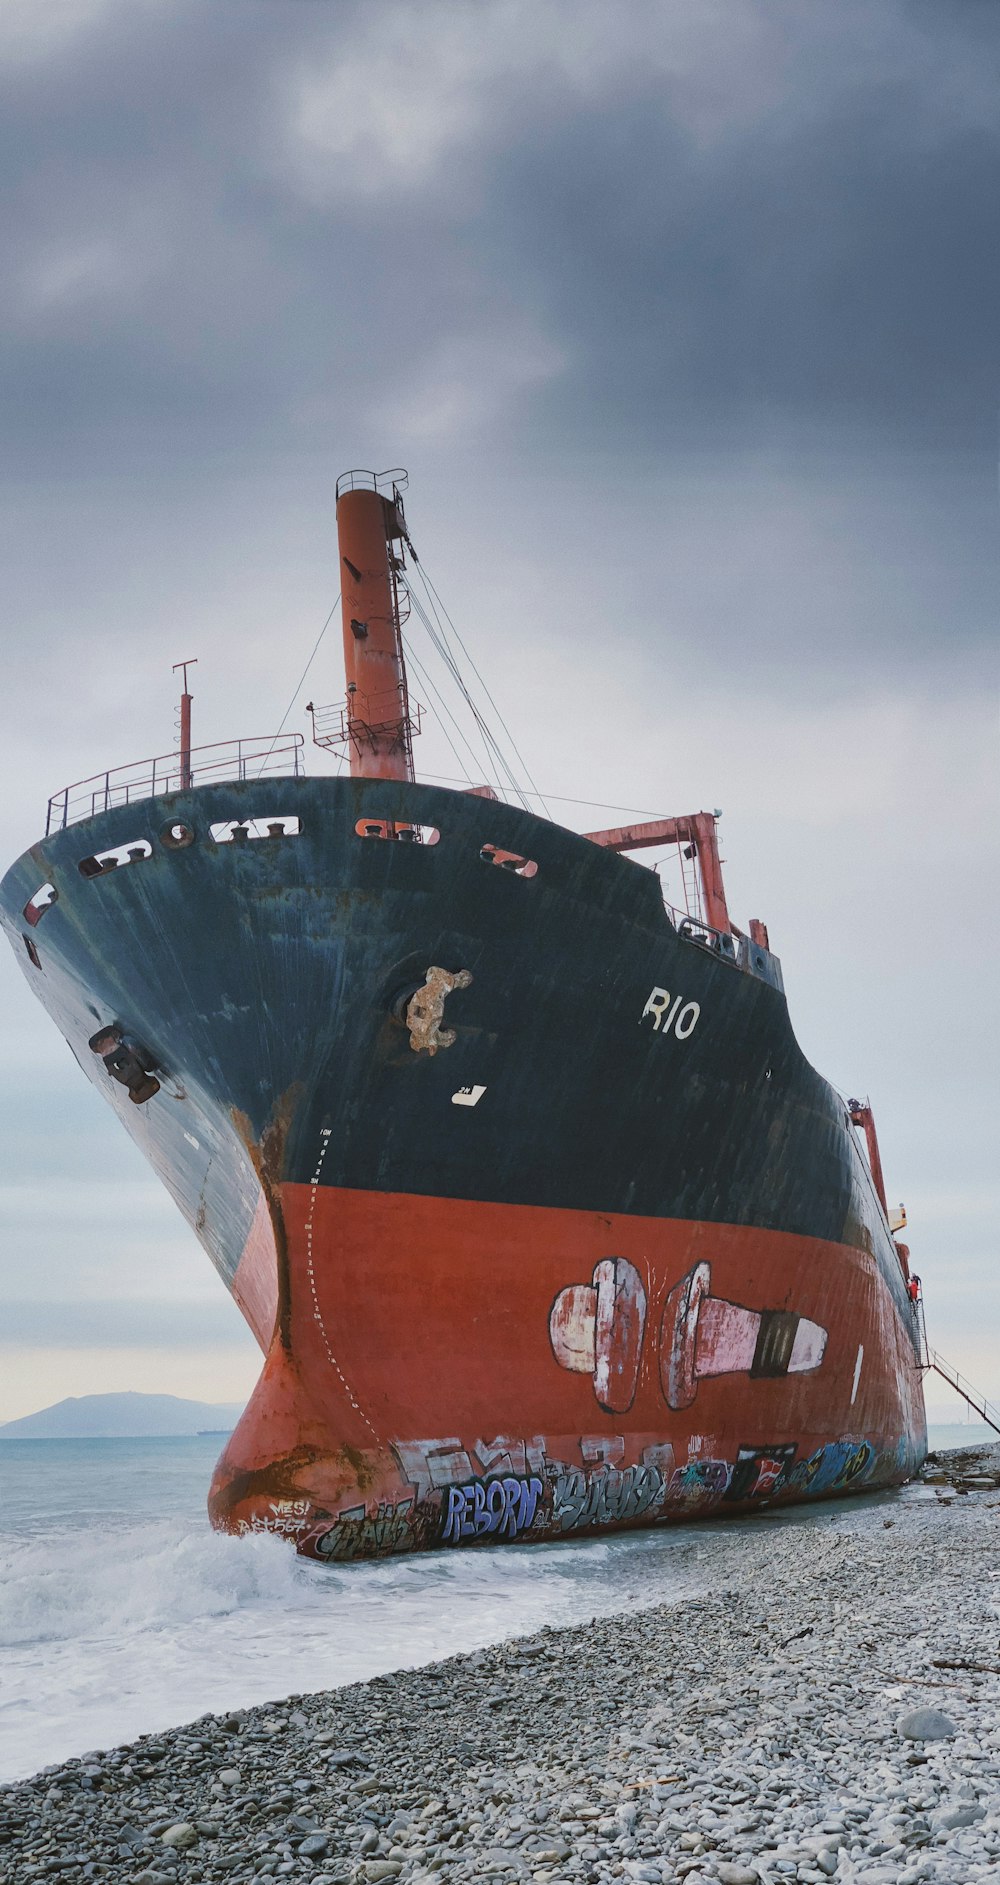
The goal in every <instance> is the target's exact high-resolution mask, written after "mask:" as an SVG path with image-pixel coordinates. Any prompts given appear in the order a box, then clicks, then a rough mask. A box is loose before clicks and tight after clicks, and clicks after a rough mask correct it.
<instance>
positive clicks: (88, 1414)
mask: <svg viewBox="0 0 1000 1885" xmlns="http://www.w3.org/2000/svg"><path fill="white" fill-rule="evenodd" d="M242 1412H243V1408H242V1406H241V1404H240V1402H239V1401H182V1400H179V1399H178V1397H177V1395H176V1394H81V1395H79V1396H74V1397H73V1398H72V1399H71V1400H68V1401H57V1402H56V1404H55V1406H54V1407H43V1408H42V1409H41V1411H40V1412H39V1413H37V1414H25V1415H24V1417H23V1419H21V1420H8V1421H7V1422H6V1424H5V1425H3V1426H0V1440H146V1439H156V1438H172V1437H175V1436H184V1435H188V1434H194V1433H231V1432H232V1430H233V1428H234V1427H235V1425H236V1422H237V1421H238V1420H239V1417H240V1415H241V1414H242Z"/></svg>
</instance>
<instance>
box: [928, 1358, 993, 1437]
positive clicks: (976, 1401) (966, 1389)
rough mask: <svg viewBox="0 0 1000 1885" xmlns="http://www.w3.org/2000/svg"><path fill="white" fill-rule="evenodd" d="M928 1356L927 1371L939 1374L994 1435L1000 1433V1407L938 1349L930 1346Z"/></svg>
mask: <svg viewBox="0 0 1000 1885" xmlns="http://www.w3.org/2000/svg"><path fill="white" fill-rule="evenodd" d="M926 1355H927V1360H926V1361H925V1363H924V1367H925V1369H926V1370H928V1371H929V1370H930V1369H933V1370H934V1372H935V1374H939V1375H940V1376H941V1379H942V1381H947V1383H948V1386H949V1387H950V1388H954V1390H955V1393H956V1394H960V1395H961V1397H962V1399H963V1401H964V1402H965V1403H966V1405H967V1406H968V1407H971V1408H972V1410H973V1412H974V1413H976V1414H978V1415H979V1418H980V1420H983V1421H985V1422H986V1425H987V1426H988V1427H992V1428H993V1431H994V1433H1000V1407H995V1406H994V1405H993V1403H992V1401H988V1400H987V1399H986V1396H985V1394H981V1393H980V1392H979V1389H978V1388H974V1387H973V1385H972V1382H971V1381H967V1380H966V1378H965V1376H964V1375H963V1374H959V1371H958V1369H957V1368H953V1367H952V1365H951V1363H950V1361H945V1358H944V1356H943V1355H939V1354H938V1352H937V1349H936V1348H931V1347H930V1346H929V1345H928V1346H927V1348H926Z"/></svg>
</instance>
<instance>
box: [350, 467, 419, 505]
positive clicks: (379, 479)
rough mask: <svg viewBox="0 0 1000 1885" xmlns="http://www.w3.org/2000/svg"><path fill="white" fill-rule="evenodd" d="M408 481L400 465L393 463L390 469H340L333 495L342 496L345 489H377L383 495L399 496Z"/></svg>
mask: <svg viewBox="0 0 1000 1885" xmlns="http://www.w3.org/2000/svg"><path fill="white" fill-rule="evenodd" d="M408 482H409V479H408V476H407V473H406V472H405V471H404V470H403V467H402V465H393V467H392V469H391V470H390V471H362V470H360V469H358V468H355V469H354V470H353V471H342V472H341V474H340V477H339V478H338V479H337V488H336V493H335V495H336V496H337V497H343V495H344V492H345V491H378V492H380V493H381V495H382V496H383V497H394V498H397V499H398V497H399V495H400V493H401V492H403V491H405V490H406V486H407V484H408Z"/></svg>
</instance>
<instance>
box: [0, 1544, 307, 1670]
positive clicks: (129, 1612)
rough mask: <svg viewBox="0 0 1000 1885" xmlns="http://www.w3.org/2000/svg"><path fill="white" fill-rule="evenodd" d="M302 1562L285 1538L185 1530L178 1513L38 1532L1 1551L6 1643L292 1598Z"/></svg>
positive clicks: (168, 1623)
mask: <svg viewBox="0 0 1000 1885" xmlns="http://www.w3.org/2000/svg"><path fill="white" fill-rule="evenodd" d="M303 1570H304V1567H303V1566H301V1565H299V1564H297V1563H296V1560H295V1557H294V1555H293V1553H292V1552H291V1551H290V1550H289V1548H288V1546H287V1545H285V1544H283V1543H282V1541H281V1540H280V1539H278V1538H273V1537H267V1536H264V1535H262V1536H256V1537H251V1538H245V1539H238V1538H229V1537H226V1536H223V1535H222V1534H220V1533H217V1532H210V1531H208V1530H207V1529H203V1530H201V1531H199V1532H197V1533H195V1532H182V1533H180V1535H178V1527H177V1525H176V1523H171V1522H170V1521H163V1522H162V1523H159V1524H157V1523H153V1524H145V1525H137V1526H131V1527H123V1528H121V1529H117V1528H116V1529H109V1530H107V1531H98V1530H94V1531H86V1530H80V1531H78V1532H76V1533H75V1534H68V1535H67V1534H64V1535H63V1536H61V1537H55V1538H51V1537H50V1538H48V1539H43V1538H39V1537H37V1536H36V1537H33V1538H31V1539H30V1540H27V1541H18V1542H16V1543H15V1544H14V1545H12V1546H10V1547H8V1548H7V1549H6V1550H4V1551H3V1552H0V1645H3V1646H7V1647H12V1646H13V1645H15V1644H18V1645H22V1646H24V1645H28V1644H31V1643H39V1644H41V1643H52V1642H58V1641H74V1642H76V1641H79V1640H80V1639H81V1638H94V1637H103V1636H115V1637H121V1636H122V1635H123V1634H128V1635H131V1634H135V1633H136V1632H139V1631H146V1630H163V1629H174V1628H176V1627H177V1626H178V1625H184V1624H191V1623H196V1622H197V1621H198V1620H199V1618H210V1617H221V1616H226V1615H228V1614H229V1613H230V1612H232V1611H235V1610H241V1609H244V1608H245V1607H247V1606H248V1605H260V1604H263V1605H265V1606H268V1605H282V1604H285V1605H288V1604H291V1603H293V1602H294V1600H295V1595H296V1580H297V1579H301V1578H302V1576H303Z"/></svg>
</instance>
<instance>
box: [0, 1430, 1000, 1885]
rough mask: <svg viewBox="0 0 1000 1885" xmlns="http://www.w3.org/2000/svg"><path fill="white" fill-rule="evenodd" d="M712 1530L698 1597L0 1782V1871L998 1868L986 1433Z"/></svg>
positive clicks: (499, 1874)
mask: <svg viewBox="0 0 1000 1885" xmlns="http://www.w3.org/2000/svg"><path fill="white" fill-rule="evenodd" d="M926 1477H927V1480H928V1482H929V1483H927V1484H926V1485H925V1486H924V1487H921V1488H919V1489H912V1488H911V1489H909V1490H908V1491H907V1492H905V1493H903V1494H901V1495H895V1496H888V1497H881V1498H873V1499H868V1500H865V1499H858V1500H855V1501H851V1502H843V1503H841V1504H840V1505H838V1506H836V1507H833V1508H830V1509H828V1510H824V1509H817V1510H815V1511H814V1512H813V1514H812V1515H811V1519H810V1522H808V1523H795V1522H791V1521H790V1520H788V1519H786V1518H779V1517H775V1518H772V1519H763V1518H762V1519H761V1520H760V1521H759V1523H757V1524H755V1525H753V1526H746V1527H741V1528H736V1527H734V1528H733V1530H732V1533H731V1534H727V1531H726V1528H725V1527H724V1526H717V1527H715V1528H713V1530H712V1532H711V1535H710V1536H706V1548H707V1549H710V1552H711V1564H710V1567H709V1575H708V1582H709V1584H710V1589H709V1590H708V1592H707V1593H706V1594H705V1595H702V1596H699V1597H695V1598H688V1599H686V1600H684V1601H682V1602H678V1603H676V1604H672V1605H659V1606H657V1607H656V1608H649V1609H641V1608H632V1609H631V1610H629V1611H628V1612H625V1613H624V1614H620V1615H616V1616H613V1617H606V1618H603V1619H601V1620H595V1621H594V1622H593V1624H590V1625H587V1626H583V1627H574V1628H569V1629H560V1630H551V1629H550V1630H544V1631H542V1632H540V1633H539V1634H538V1635H536V1636H534V1637H530V1638H524V1639H518V1640H514V1641H509V1642H506V1643H503V1644H500V1645H497V1646H496V1647H494V1648H492V1649H489V1650H485V1651H481V1652H479V1653H477V1654H475V1655H471V1656H462V1657H455V1658H453V1659H451V1660H449V1661H446V1662H442V1663H438V1664H436V1665H432V1666H430V1667H427V1668H422V1669H416V1670H409V1671H403V1672H400V1673H396V1674H393V1675H389V1676H381V1677H378V1678H377V1679H375V1680H374V1681H371V1682H367V1683H363V1684H357V1685H354V1686H352V1687H349V1688H342V1689H335V1690H331V1691H326V1692H323V1693H320V1694H314V1695H304V1696H291V1697H287V1698H285V1699H284V1700H282V1701H281V1702H279V1703H274V1704H272V1705H270V1706H265V1707H261V1708H253V1709H246V1710H241V1711H239V1712H238V1713H235V1714H232V1715H228V1716H205V1717H203V1718H202V1719H201V1720H199V1721H197V1722H195V1723H193V1724H191V1725H189V1726H187V1727H184V1728H179V1729H174V1730H171V1731H170V1732H168V1733H162V1734H156V1735H149V1736H144V1737H141V1738H140V1740H138V1741H137V1742H135V1743H133V1744H132V1745H131V1746H128V1747H123V1748H117V1749H114V1750H112V1751H110V1752H107V1753H100V1754H89V1755H85V1756H84V1757H83V1758H82V1759H80V1760H73V1761H67V1762H63V1763H61V1764H60V1765H59V1766H58V1767H54V1768H50V1769H47V1770H46V1771H45V1772H43V1773H42V1774H39V1775H36V1776H35V1777H34V1778H33V1779H31V1780H30V1781H25V1782H21V1783H16V1784H14V1785H11V1786H8V1787H5V1788H3V1789H2V1790H0V1881H3V1885H20V1882H21V1881H22V1880H25V1881H27V1880H39V1879H49V1878H51V1879H53V1880H59V1879H67V1880H74V1879H91V1878H93V1879H106V1880H110V1881H115V1882H117V1881H120V1882H121V1885H200V1882H201V1881H206V1882H208V1881H216V1880H226V1879H231V1880H235V1881H242V1880H244V1879H253V1878H261V1879H263V1878H268V1877H271V1876H274V1877H277V1878H291V1879H295V1880H301V1879H306V1878H308V1879H310V1880H311V1881H312V1885H341V1882H343V1885H388V1882H389V1881H394V1880H396V1879H399V1880H401V1881H402V1885H411V1881H413V1882H416V1881H426V1885H435V1882H436V1881H437V1880H439V1879H440V1880H445V1879H447V1880H456V1881H457V1880H465V1879H470V1880H471V1879H480V1878H490V1879H495V1880H497V1881H500V1882H501V1885H506V1882H507V1881H512V1882H516V1881H522V1880H529V1879H530V1880H533V1881H537V1885H571V1882H572V1885H577V1882H579V1885H597V1882H598V1881H604V1880H606V1879H607V1880H619V1879H621V1880H623V1881H624V1882H625V1885H628V1882H629V1881H631V1880H641V1881H650V1882H651V1885H652V1882H654V1881H655V1882H657V1885H673V1882H674V1881H676V1880H681V1879H685V1880H686V1881H687V1885H699V1882H700V1881H702V1880H705V1881H708V1880H714V1881H718V1885H778V1881H782V1880H802V1881H810V1882H813V1881H815V1882H816V1885H822V1881H825V1880H827V1879H830V1878H833V1879H837V1880H847V1879H854V1878H857V1879H864V1880H867V1881H868V1882H869V1885H918V1881H921V1882H922V1881H928V1882H931V1881H936V1880H940V1881H943V1882H953V1885H970V1882H971V1881H976V1880H979V1879H984V1880H985V1879H987V1878H991V1879H996V1877H997V1876H998V1870H1000V1448H992V1449H983V1448H979V1449H974V1450H972V1451H971V1452H970V1453H965V1454H950V1455H940V1456H937V1458H935V1459H932V1460H931V1461H930V1462H929V1464H928V1469H927V1474H926Z"/></svg>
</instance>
